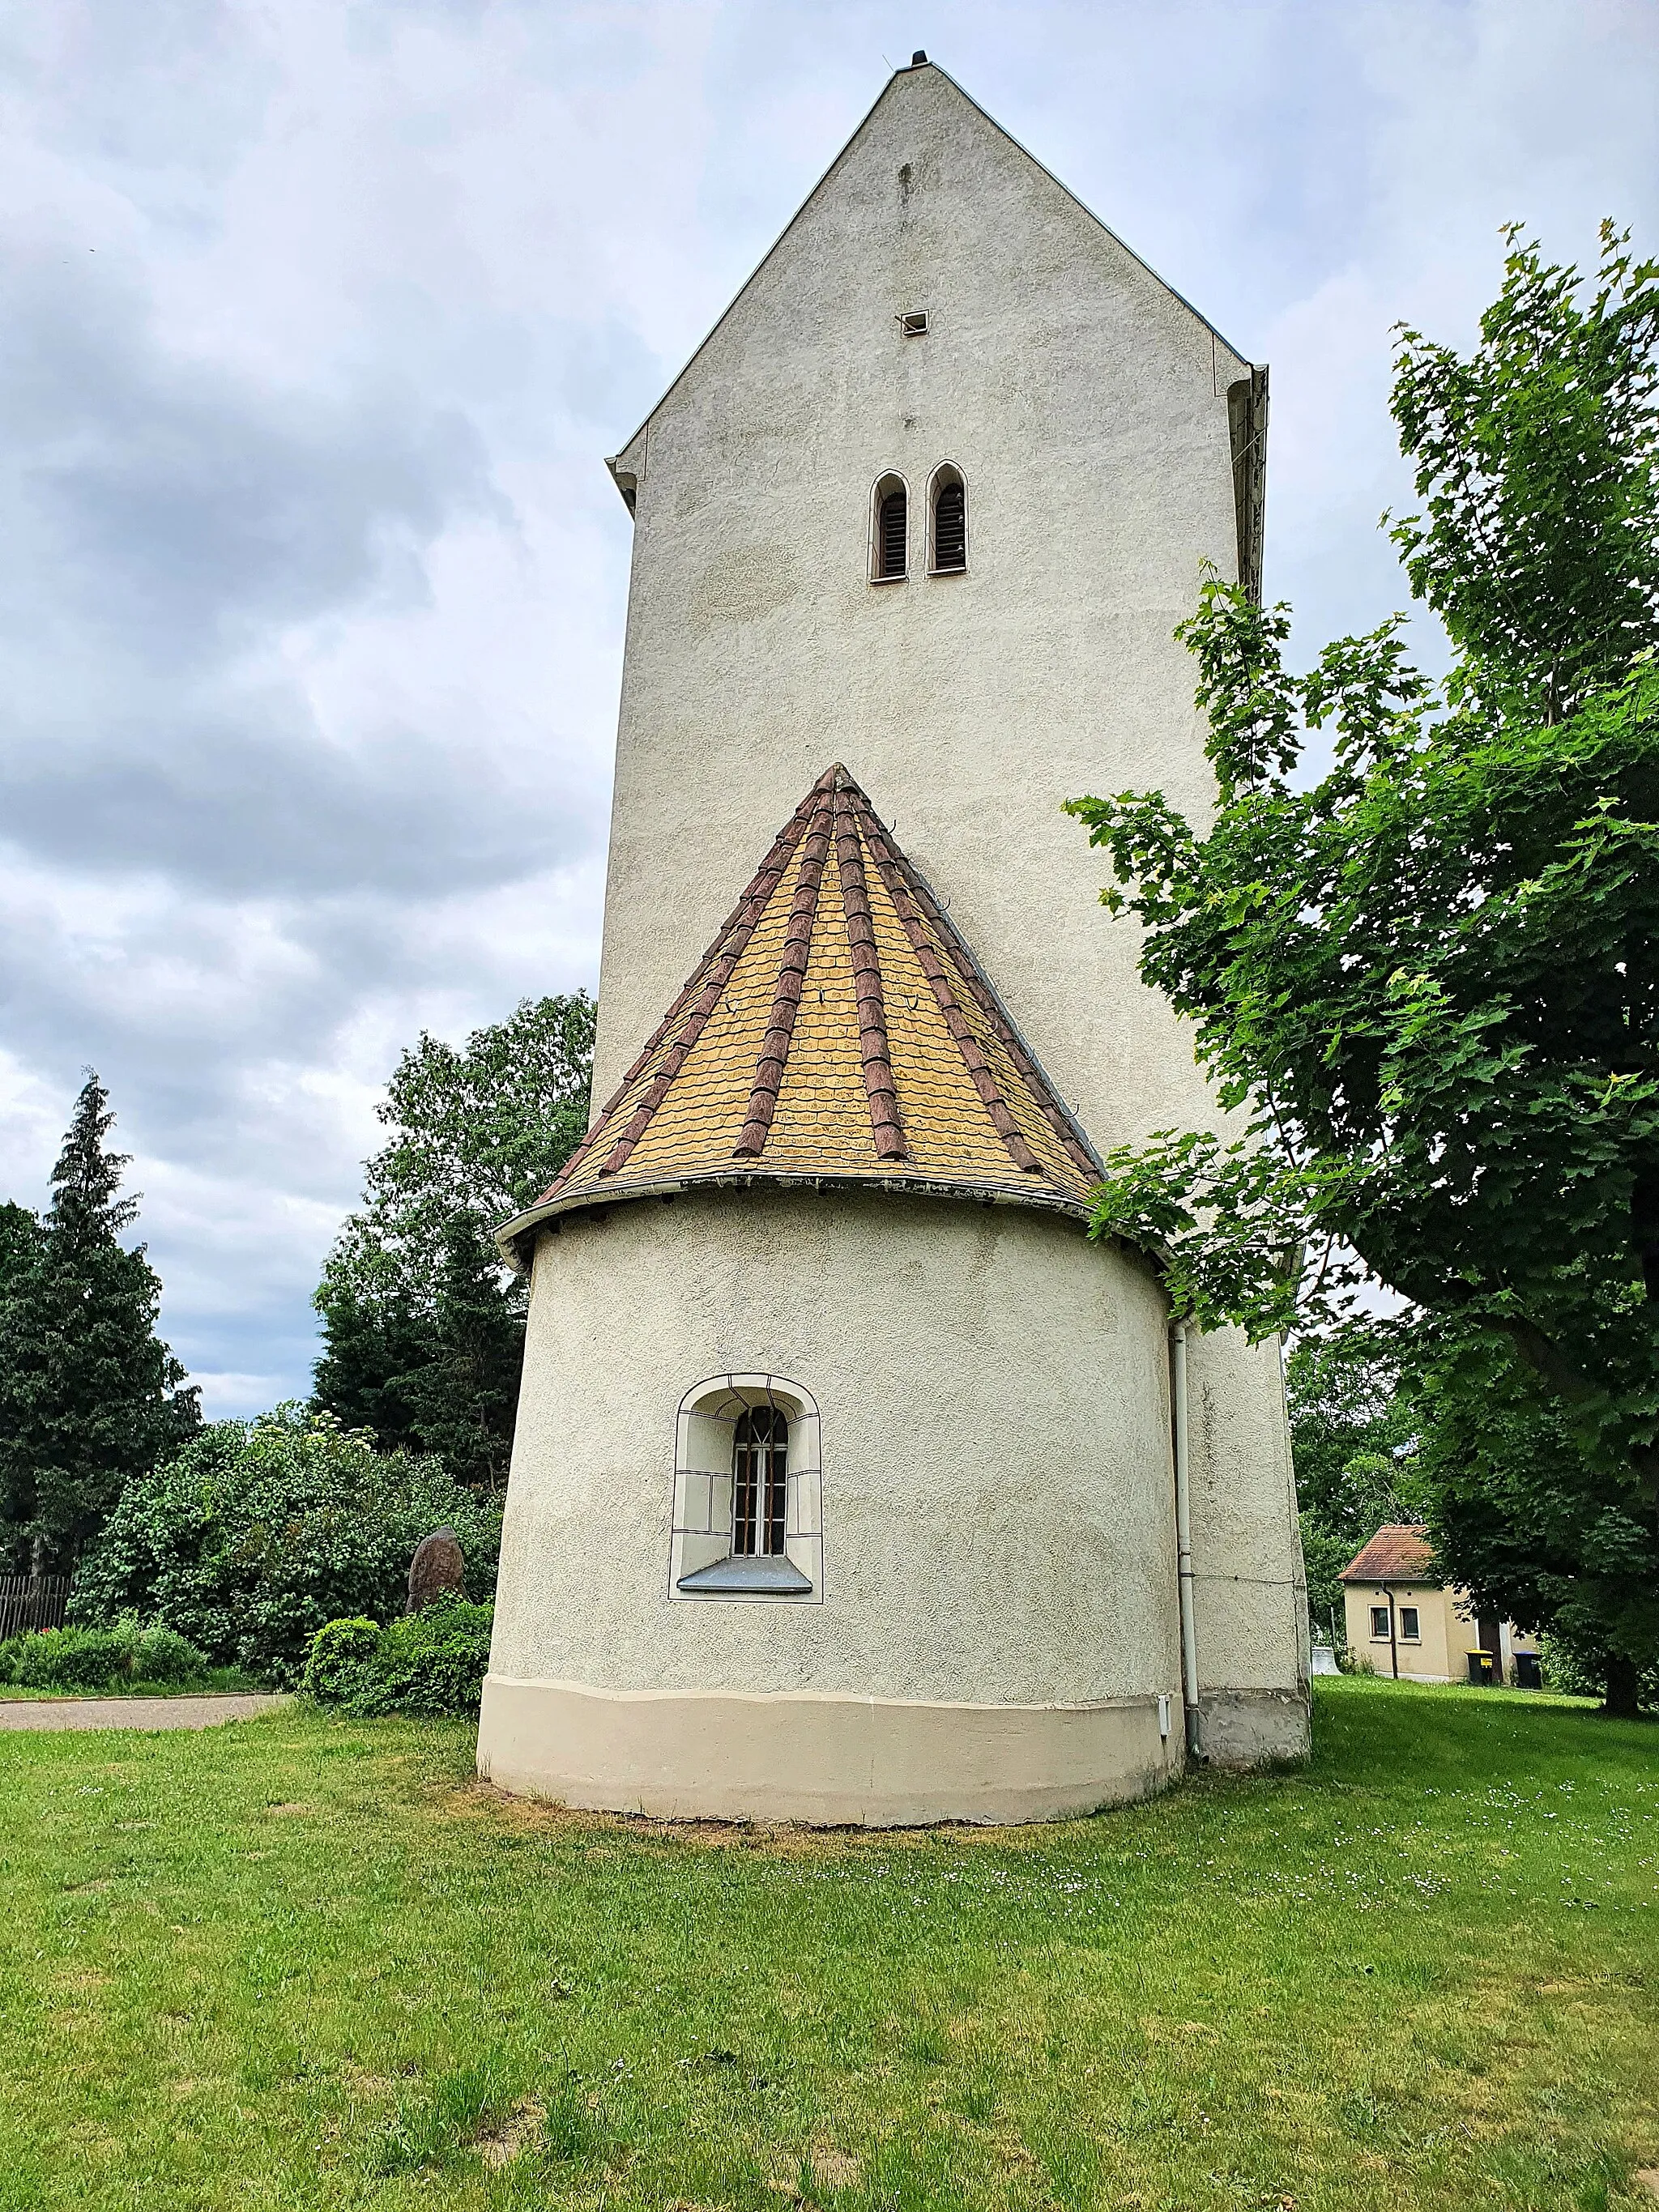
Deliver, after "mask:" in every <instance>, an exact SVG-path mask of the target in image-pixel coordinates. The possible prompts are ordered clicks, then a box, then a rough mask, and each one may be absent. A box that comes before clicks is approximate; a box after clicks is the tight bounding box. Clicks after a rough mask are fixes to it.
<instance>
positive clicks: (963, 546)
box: [933, 483, 968, 569]
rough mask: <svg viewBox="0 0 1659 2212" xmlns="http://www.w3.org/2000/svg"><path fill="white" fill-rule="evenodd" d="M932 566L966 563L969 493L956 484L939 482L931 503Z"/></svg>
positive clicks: (952, 566) (941, 567) (942, 566)
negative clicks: (936, 495)
mask: <svg viewBox="0 0 1659 2212" xmlns="http://www.w3.org/2000/svg"><path fill="white" fill-rule="evenodd" d="M933 566H934V568H936V569H945V568H966V567H967V566H968V495H967V493H966V492H965V491H964V490H963V488H962V486H961V485H960V484H959V483H947V484H941V485H940V487H939V496H938V498H937V499H936V500H935V501H934V502H933Z"/></svg>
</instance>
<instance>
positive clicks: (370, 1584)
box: [70, 1405, 501, 1687]
mask: <svg viewBox="0 0 1659 2212" xmlns="http://www.w3.org/2000/svg"><path fill="white" fill-rule="evenodd" d="M445 1526H447V1527H449V1528H453V1530H454V1531H455V1534H456V1535H457V1536H458V1537H459V1540H460V1544H461V1549H462V1553H463V1554H464V1556H465V1560H466V1565H467V1572H468V1576H469V1577H470V1579H471V1583H472V1586H473V1589H474V1590H475V1592H476V1593H477V1595H481V1596H482V1595H486V1594H488V1593H490V1592H493V1590H494V1588H495V1562H496V1556H497V1553H498V1552H499V1550H500V1547H501V1512H500V1510H499V1508H498V1507H496V1506H494V1505H492V1504H489V1503H488V1502H487V1501H485V1500H483V1499H480V1498H476V1497H474V1496H473V1495H472V1494H471V1492H468V1491H465V1490H463V1489H462V1488H461V1487H460V1486H459V1484H458V1483H456V1482H455V1481H453V1480H452V1479H451V1477H450V1476H449V1475H448V1474H446V1472H445V1471H444V1469H443V1468H442V1467H441V1465H440V1464H439V1463H438V1462H437V1461H435V1460H430V1459H416V1458H414V1457H412V1456H411V1455H410V1454H408V1453H407V1452H401V1451H398V1452H383V1451H380V1450H378V1449H376V1447H375V1443H374V1437H372V1436H370V1435H369V1434H368V1431H366V1430H360V1429H343V1428H342V1427H341V1426H340V1425H339V1423H338V1422H337V1421H336V1420H335V1419H333V1417H332V1416H331V1415H330V1414H327V1413H318V1414H309V1413H307V1412H306V1411H305V1410H304V1409H303V1408H302V1407H299V1406H295V1405H289V1406H279V1407H277V1408H276V1412H275V1413H266V1414H264V1415H262V1416H261V1418H260V1419H258V1420H256V1421H216V1422H214V1423H213V1424H212V1425H211V1426H210V1427H208V1428H204V1429H203V1430H202V1431H200V1432H199V1433H198V1434H197V1436H196V1437H193V1438H192V1439H191V1442H190V1443H187V1444H186V1445H185V1447H184V1449H183V1450H181V1451H180V1452H179V1453H178V1454H177V1455H175V1456H174V1457H173V1459H171V1460H169V1461H168V1462H167V1463H166V1464H165V1465H164V1466H161V1467H159V1468H156V1469H155V1473H154V1474H149V1475H147V1476H143V1477H141V1478H140V1479H139V1480H137V1481H136V1482H132V1483H130V1484H129V1485H128V1486H127V1488H126V1490H125V1492H123V1494H122V1498H121V1502H120V1504H119V1505H118V1507H117V1508H116V1510H115V1512H114V1513H113V1515H112V1516H111V1519H110V1521H109V1523H108V1526H107V1527H106V1529H105V1531H104V1534H103V1535H102V1537H101V1538H100V1541H99V1543H98V1546H97V1548H96V1550H95V1551H94V1553H93V1554H92V1556H91V1557H90V1558H89V1559H88V1560H87V1561H86V1562H85V1563H84V1564H83V1565H82V1568H81V1571H80V1573H79V1574H78V1576H77V1577H76V1588H75V1595H74V1598H73V1600H72V1602H71V1608H70V1610H71V1617H72V1618H73V1619H74V1620H76V1621H77V1622H79V1623H82V1624H84V1625H86V1626H103V1625H106V1624H108V1623H111V1622H112V1621H114V1620H117V1619H118V1617H119V1616H120V1615H121V1614H122V1613H141V1614H142V1615H143V1617H144V1618H145V1619H147V1620H156V1621H158V1622H160V1623H161V1624H162V1625H163V1626H167V1627H168V1628H171V1629H173V1630H175V1631H176V1632H178V1633H179V1634H180V1635H183V1636H187V1637H188V1638H190V1639H191V1642H192V1643H194V1644H198V1645H199V1646H200V1647H201V1649H202V1650H204V1652H205V1653H206V1654H207V1655H208V1656H209V1657H210V1659H211V1660H213V1661H214V1662H216V1663H218V1664H220V1665H223V1666H238V1667H240V1668H244V1669H245V1670H246V1672H247V1673H249V1674H255V1675H258V1676H261V1677H263V1678H264V1679H266V1680H274V1681H276V1682H278V1683H281V1684H283V1686H289V1687H291V1686H294V1685H295V1684H297V1683H298V1681H299V1680H300V1678H301V1674H302V1673H303V1671H304V1668H305V1664H306V1658H307V1652H308V1650H309V1649H310V1645H311V1640H312V1638H313V1636H314V1635H315V1634H316V1632H317V1631H318V1630H319V1628H320V1627H322V1626H323V1625H324V1623H325V1621H331V1620H338V1619H340V1618H341V1617H343V1616H344V1615H346V1614H367V1615H368V1616H370V1617H372V1618H374V1619H379V1620H386V1619H387V1618H388V1617H389V1616H390V1615H392V1614H393V1613H398V1612H401V1610H402V1608H403V1605H404V1597H405V1594H406V1591H407V1587H408V1575H409V1562H410V1555H411V1554H412V1553H413V1552H414V1549H415V1547H416V1545H417V1544H418V1543H419V1542H420V1541H421V1539H422V1537H423V1536H428V1535H430V1534H431V1533H432V1531H433V1530H434V1529H435V1528H442V1527H445Z"/></svg>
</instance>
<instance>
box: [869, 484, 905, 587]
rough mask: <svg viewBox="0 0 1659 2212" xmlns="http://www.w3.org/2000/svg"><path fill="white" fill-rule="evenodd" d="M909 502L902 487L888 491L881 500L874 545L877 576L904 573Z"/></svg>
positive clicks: (900, 574)
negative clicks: (875, 544) (875, 543)
mask: <svg viewBox="0 0 1659 2212" xmlns="http://www.w3.org/2000/svg"><path fill="white" fill-rule="evenodd" d="M909 504H910V502H909V500H908V497H907V496H906V495H905V493H904V491H903V490H902V489H899V490H897V491H890V492H889V493H888V494H887V495H886V496H885V497H884V499H883V501H882V502H881V513H880V520H879V523H878V532H877V546H876V574H878V576H902V574H904V568H905V560H904V555H905V539H906V537H907V536H908V530H907V524H908V520H909Z"/></svg>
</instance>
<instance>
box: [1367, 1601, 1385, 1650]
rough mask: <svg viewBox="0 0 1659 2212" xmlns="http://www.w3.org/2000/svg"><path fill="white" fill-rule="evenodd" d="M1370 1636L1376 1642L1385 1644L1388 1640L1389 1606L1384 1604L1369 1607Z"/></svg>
mask: <svg viewBox="0 0 1659 2212" xmlns="http://www.w3.org/2000/svg"><path fill="white" fill-rule="evenodd" d="M1371 1637H1372V1639H1373V1641H1374V1642H1376V1643H1378V1644H1386V1643H1387V1642H1388V1640H1389V1608H1388V1607H1387V1606H1386V1605H1374V1606H1373V1607H1371Z"/></svg>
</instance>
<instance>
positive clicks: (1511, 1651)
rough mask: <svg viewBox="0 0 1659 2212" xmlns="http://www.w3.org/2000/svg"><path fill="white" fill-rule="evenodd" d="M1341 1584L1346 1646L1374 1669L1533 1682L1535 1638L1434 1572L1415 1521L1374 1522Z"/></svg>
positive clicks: (1409, 1675)
mask: <svg viewBox="0 0 1659 2212" xmlns="http://www.w3.org/2000/svg"><path fill="white" fill-rule="evenodd" d="M1341 1582H1342V1586H1343V1590H1342V1594H1343V1607H1344V1611H1345V1613H1346V1619H1347V1630H1348V1650H1350V1652H1351V1653H1352V1654H1353V1655H1354V1656H1356V1657H1358V1658H1363V1659H1364V1660H1365V1661H1366V1662H1368V1663H1369V1665H1370V1670H1371V1672H1372V1673H1373V1674H1391V1675H1395V1676H1396V1677H1399V1678H1405V1679H1409V1680H1413V1681H1417V1682H1514V1683H1516V1684H1518V1685H1519V1686H1521V1687H1522V1688H1530V1689H1535V1688H1536V1687H1537V1686H1538V1680H1539V1665H1540V1662H1539V1654H1538V1639H1537V1638H1536V1637H1534V1636H1531V1635H1528V1634H1527V1633H1525V1632H1523V1631H1522V1630H1521V1629H1518V1628H1516V1626H1515V1624H1514V1622H1513V1621H1510V1620H1498V1616H1497V1615H1496V1614H1495V1613H1492V1614H1486V1613H1479V1612H1477V1611H1476V1610H1475V1608H1474V1607H1473V1606H1472V1605H1471V1604H1470V1603H1469V1601H1468V1597H1467V1596H1466V1595H1465V1593H1464V1592H1463V1591H1462V1590H1461V1589H1456V1588H1455V1587H1454V1586H1453V1585H1452V1584H1450V1583H1448V1582H1447V1581H1446V1580H1445V1578H1444V1577H1443V1575H1442V1574H1441V1573H1440V1572H1439V1571H1438V1569H1437V1567H1436V1565H1435V1559H1434V1548H1433V1547H1432V1545H1431V1543H1430V1542H1429V1539H1428V1534H1427V1532H1426V1531H1425V1529H1424V1528H1422V1527H1421V1526H1420V1525H1419V1524H1418V1523H1416V1522H1389V1523H1388V1524H1387V1525H1385V1526H1384V1527H1383V1528H1379V1529H1378V1530H1377V1532H1376V1535H1374V1536H1373V1537H1372V1538H1371V1540H1370V1543H1368V1544H1365V1545H1364V1546H1362V1547H1361V1548H1360V1549H1359V1550H1358V1552H1356V1553H1355V1554H1354V1556H1353V1558H1352V1559H1350V1560H1349V1562H1348V1564H1347V1565H1346V1567H1344V1569H1343V1570H1342V1574H1341Z"/></svg>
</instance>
